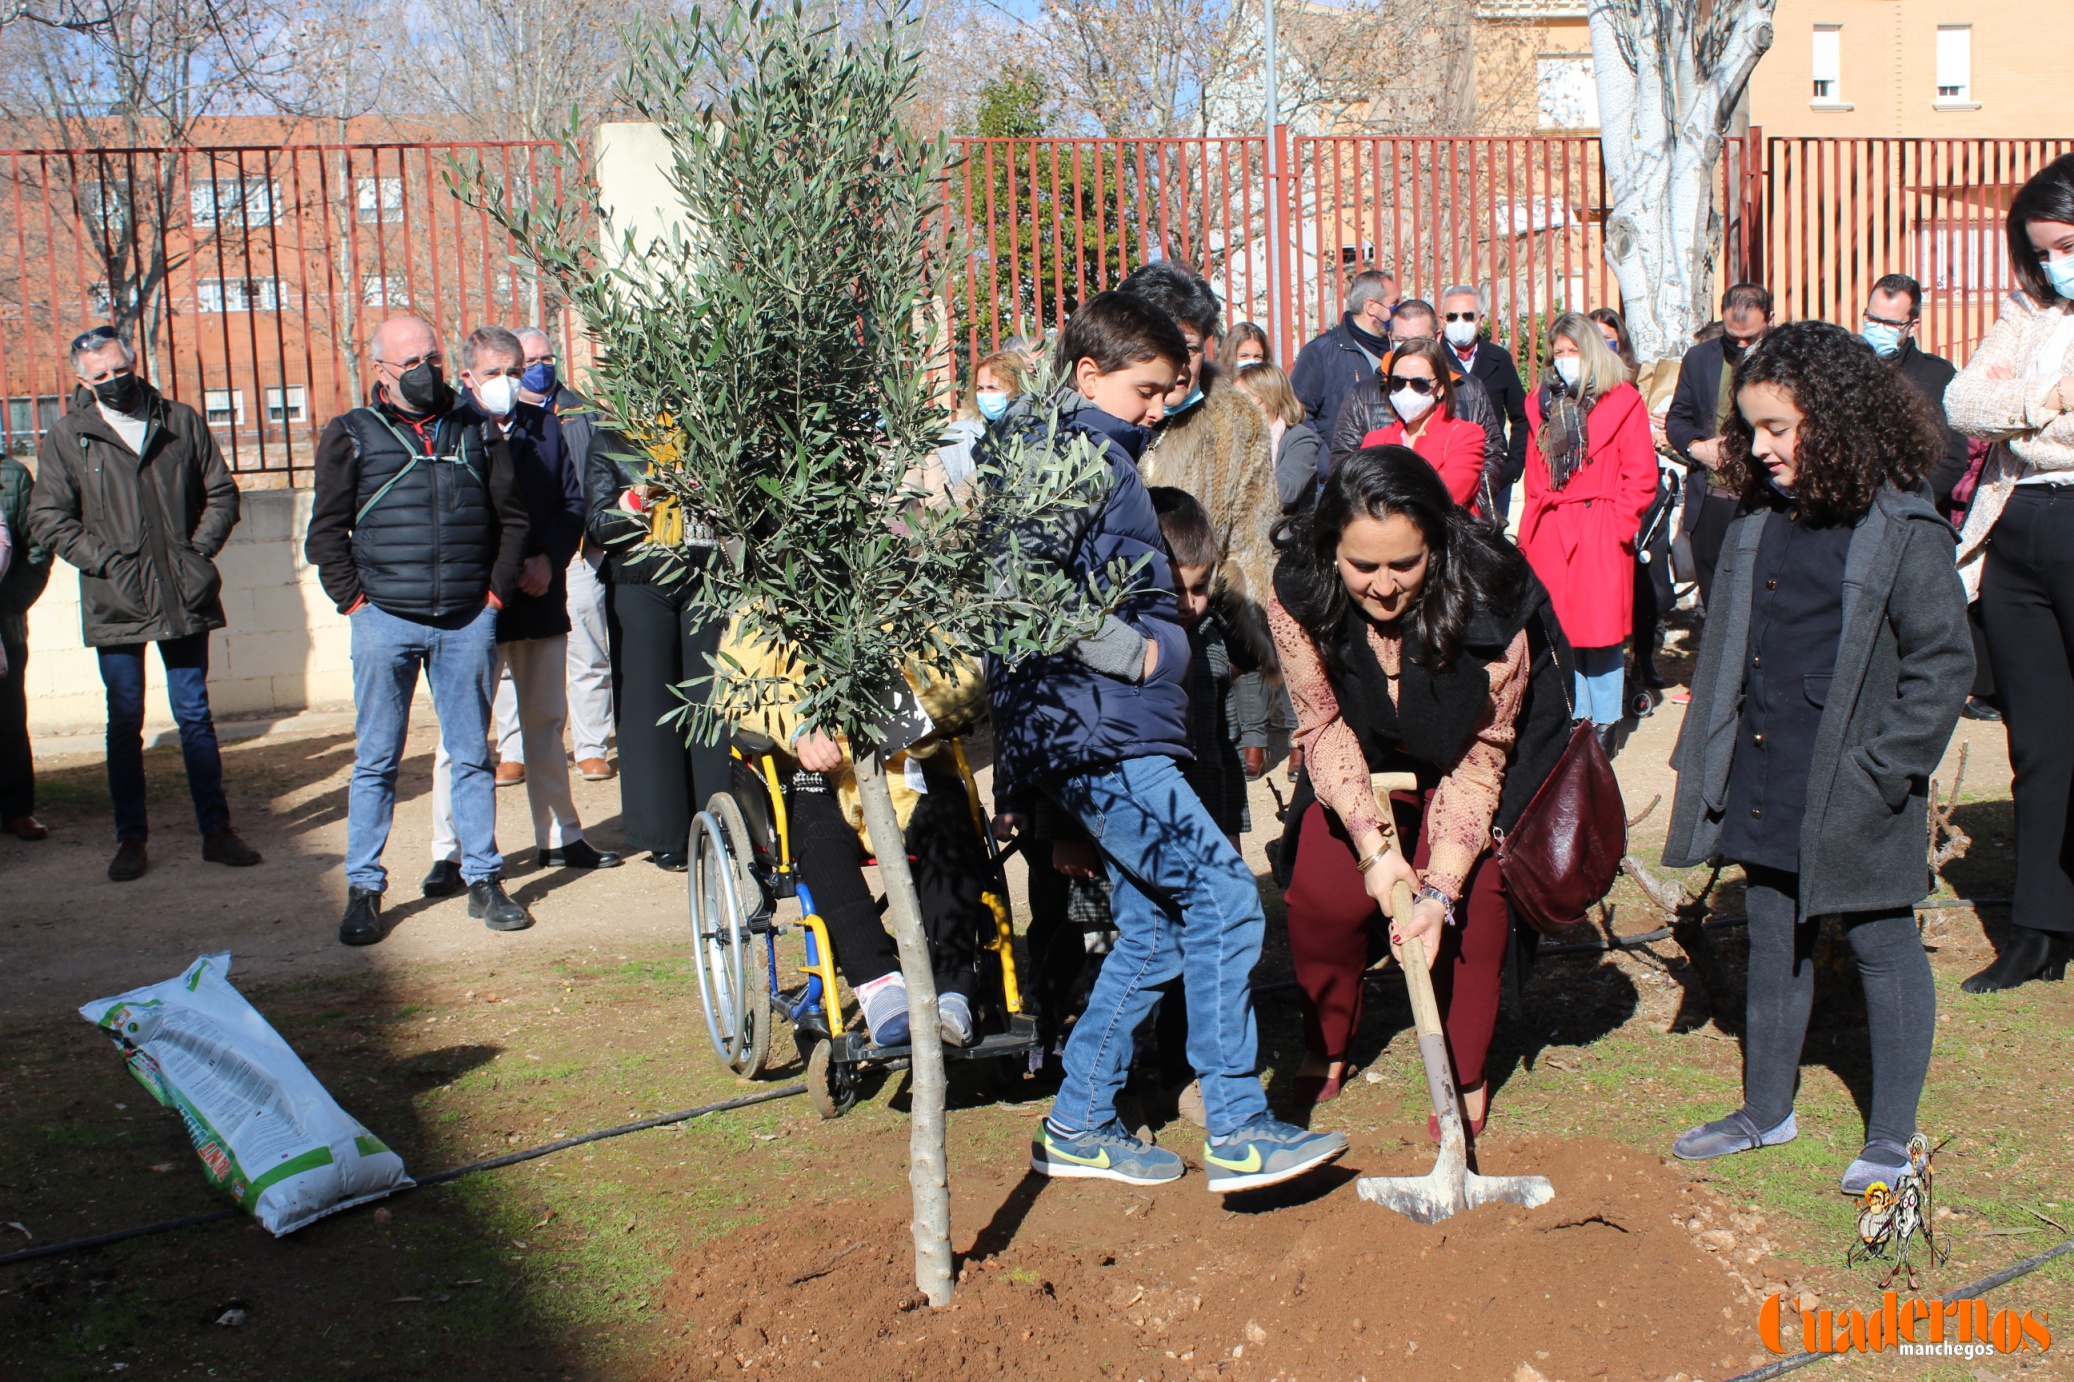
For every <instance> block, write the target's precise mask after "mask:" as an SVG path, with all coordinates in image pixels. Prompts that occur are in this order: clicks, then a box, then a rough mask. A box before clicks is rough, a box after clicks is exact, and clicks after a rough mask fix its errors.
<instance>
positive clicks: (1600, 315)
mask: <svg viewBox="0 0 2074 1382" xmlns="http://www.w3.org/2000/svg"><path fill="white" fill-rule="evenodd" d="M1584 315H1586V316H1587V317H1590V318H1591V319H1592V320H1593V321H1595V322H1597V323H1598V324H1599V325H1601V326H1610V327H1612V328H1613V339H1614V340H1615V341H1616V342H1617V344H1616V345H1615V346H1614V347H1613V353H1614V354H1615V355H1618V356H1619V357H1620V363H1622V364H1623V365H1626V366H1627V367H1628V382H1629V383H1633V382H1634V379H1635V376H1636V375H1638V374H1640V373H1641V372H1642V362H1641V361H1640V360H1638V359H1636V358H1635V338H1634V337H1633V336H1630V335H1628V324H1627V319H1626V318H1624V317H1622V316H1621V315H1620V313H1618V312H1616V311H1614V310H1613V309H1612V308H1611V307H1595V308H1593V309H1592V310H1591V311H1589V312H1587V313H1585V314H1584Z"/></svg>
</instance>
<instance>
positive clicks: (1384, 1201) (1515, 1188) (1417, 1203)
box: [1354, 1106, 1555, 1224]
mask: <svg viewBox="0 0 2074 1382" xmlns="http://www.w3.org/2000/svg"><path fill="white" fill-rule="evenodd" d="M1354 1191H1355V1193H1356V1194H1358V1195H1360V1196H1361V1198H1362V1199H1364V1200H1367V1201H1369V1202H1370V1203H1371V1204H1379V1205H1382V1206H1383V1207H1384V1208H1385V1209H1394V1210H1396V1211H1397V1212H1398V1213H1399V1214H1402V1215H1404V1217H1406V1218H1407V1219H1410V1220H1412V1221H1413V1222H1414V1223H1421V1224H1437V1223H1439V1222H1440V1221H1441V1220H1442V1219H1450V1218H1453V1217H1454V1216H1455V1215H1457V1214H1459V1213H1461V1212H1462V1211H1463V1210H1465V1209H1475V1208H1477V1207H1479V1206H1481V1205H1487V1204H1497V1203H1500V1202H1501V1201H1502V1202H1505V1203H1510V1204H1518V1205H1525V1206H1526V1207H1527V1208H1528V1209H1533V1208H1535V1207H1536V1206H1538V1205H1544V1204H1547V1203H1548V1202H1549V1201H1550V1200H1552V1199H1554V1198H1555V1187H1554V1186H1552V1185H1550V1184H1549V1183H1548V1178H1547V1177H1546V1176H1480V1175H1478V1174H1476V1172H1474V1171H1472V1170H1470V1169H1469V1153H1468V1142H1467V1139H1465V1138H1464V1137H1463V1135H1462V1116H1461V1114H1460V1113H1459V1112H1458V1111H1457V1110H1455V1109H1454V1108H1453V1107H1451V1106H1448V1107H1443V1108H1442V1110H1441V1113H1440V1155H1439V1156H1438V1157H1437V1158H1435V1159H1434V1162H1433V1170H1432V1171H1431V1172H1430V1173H1428V1174H1426V1175H1423V1176H1364V1177H1362V1178H1361V1179H1360V1180H1358V1181H1356V1182H1354Z"/></svg>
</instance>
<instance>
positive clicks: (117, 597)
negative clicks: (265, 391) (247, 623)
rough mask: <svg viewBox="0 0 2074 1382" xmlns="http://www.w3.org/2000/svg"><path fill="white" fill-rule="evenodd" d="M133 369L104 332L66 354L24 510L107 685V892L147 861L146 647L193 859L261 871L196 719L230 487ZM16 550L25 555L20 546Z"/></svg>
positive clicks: (218, 456)
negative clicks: (65, 568) (198, 853)
mask: <svg viewBox="0 0 2074 1382" xmlns="http://www.w3.org/2000/svg"><path fill="white" fill-rule="evenodd" d="M136 365H137V356H136V353H135V352H134V351H132V350H131V349H130V346H129V342H127V341H125V340H123V339H122V337H121V336H120V335H118V334H117V333H116V331H115V328H113V327H109V326H97V327H95V328H94V329H93V330H91V331H88V332H86V333H85V334H83V335H81V336H80V337H79V338H78V339H76V340H74V341H73V342H72V369H73V371H74V372H75V373H76V374H77V375H78V376H79V387H78V388H77V389H76V390H75V391H74V392H73V395H72V404H71V407H70V408H69V409H68V410H67V411H66V413H65V416H64V417H62V418H60V419H59V420H58V421H57V423H56V424H55V425H54V426H52V427H51V429H50V431H48V432H46V433H45V434H44V436H43V440H42V442H41V443H39V444H38V446H37V448H36V484H35V488H34V490H33V492H32V494H31V497H30V500H29V522H30V526H31V528H32V529H33V530H34V539H35V541H36V542H37V543H38V544H39V545H41V546H43V547H45V548H47V549H48V550H50V551H51V552H53V553H55V554H56V555H58V556H60V557H62V558H64V559H65V560H66V561H68V562H70V563H71V564H72V565H74V566H76V567H78V568H79V615H80V624H81V628H82V633H83V634H84V636H85V641H86V645H87V646H88V647H89V648H92V649H93V650H94V651H95V653H96V654H97V655H98V657H99V660H100V664H101V682H102V684H103V685H104V686H106V687H107V689H108V795H109V796H110V798H111V799H112V800H113V802H114V805H115V838H116V849H115V858H114V859H113V860H111V861H110V862H109V865H108V877H109V878H111V879H113V880H114V881H115V882H118V883H126V882H129V881H130V880H131V879H134V878H139V877H142V876H143V873H144V870H145V869H146V868H147V867H148V865H149V858H148V856H147V854H146V850H145V841H146V838H147V836H148V835H149V829H148V822H147V820H146V813H145V800H144V651H145V649H146V648H147V647H149V646H150V645H151V644H154V643H156V644H157V645H158V655H159V661H160V663H161V664H162V665H163V666H164V668H165V673H166V699H167V700H168V701H169V702H171V704H172V708H173V718H174V719H175V720H176V721H177V722H178V723H179V725H180V756H181V759H182V761H183V763H184V764H185V766H186V768H187V791H188V795H189V796H190V797H192V798H193V800H194V815H195V824H196V825H197V826H198V827H199V828H200V830H201V834H202V857H203V858H204V859H207V860H209V861H210V862H212V863H218V864H230V865H233V866H245V865H251V864H257V863H259V862H260V857H259V852H258V851H257V850H255V849H253V848H252V847H251V846H250V845H247V844H246V843H245V842H244V841H243V840H241V839H239V838H238V834H237V832H236V831H235V830H232V829H231V826H230V803H229V801H228V800H227V799H226V798H225V796H224V792H223V760H222V758H221V756H220V755H219V753H218V751H217V747H216V722H215V719H214V717H213V716H212V715H211V714H210V711H209V631H210V630H211V629H220V628H222V627H223V624H224V619H223V602H222V600H221V599H220V598H219V592H220V591H221V590H222V588H223V578H222V577H221V576H220V575H218V574H217V571H216V565H215V560H214V559H215V556H216V554H217V553H218V552H220V551H222V550H223V544H224V543H225V542H227V541H229V540H230V532H231V529H232V528H234V527H236V526H237V522H238V486H237V482H236V481H234V480H233V479H232V478H231V474H230V468H229V467H228V466H226V465H225V464H224V463H223V456H222V453H221V452H219V451H218V450H217V449H216V439H215V437H214V436H212V435H211V434H210V432H209V428H208V425H207V424H206V423H204V422H203V421H202V416H201V414H200V413H197V412H196V411H195V410H194V409H193V408H191V407H189V406H188V405H187V404H185V403H177V402H175V401H173V400H172V399H169V398H166V397H164V396H163V395H161V394H160V393H159V391H158V390H157V389H154V388H152V387H151V385H149V384H147V383H145V382H144V381H143V380H142V379H140V378H138V377H137V369H136ZM17 541H20V542H22V543H23V544H24V545H25V546H26V545H27V538H26V536H21V535H18V536H17Z"/></svg>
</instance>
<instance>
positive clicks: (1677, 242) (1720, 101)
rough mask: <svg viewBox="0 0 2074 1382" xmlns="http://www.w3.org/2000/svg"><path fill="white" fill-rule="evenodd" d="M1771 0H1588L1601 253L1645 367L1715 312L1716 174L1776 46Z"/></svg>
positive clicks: (1684, 341) (1679, 349) (1666, 355)
mask: <svg viewBox="0 0 2074 1382" xmlns="http://www.w3.org/2000/svg"><path fill="white" fill-rule="evenodd" d="M1774 3H1775V0H1714V3H1713V4H1712V6H1711V7H1710V8H1708V9H1706V10H1705V11H1703V10H1702V8H1701V0H1590V8H1589V9H1588V11H1587V17H1588V19H1589V21H1590V23H1591V37H1592V66H1593V69H1594V71H1595V73H1596V76H1597V83H1598V88H1599V129H1600V133H1599V138H1600V141H1601V148H1602V150H1603V156H1604V158H1605V162H1606V178H1607V181H1608V183H1609V184H1610V185H1611V191H1612V201H1613V206H1612V209H1611V212H1610V214H1609V215H1608V216H1607V219H1606V258H1607V260H1608V261H1609V262H1610V263H1611V264H1612V266H1613V272H1614V275H1615V277H1617V278H1618V279H1619V280H1620V297H1621V304H1620V305H1621V311H1622V313H1623V315H1625V316H1626V318H1627V323H1628V330H1629V331H1630V332H1631V333H1632V334H1633V336H1634V341H1635V354H1636V355H1638V356H1640V357H1641V359H1642V360H1643V362H1644V363H1649V362H1652V361H1656V360H1672V359H1676V358H1678V357H1679V356H1681V355H1683V354H1684V353H1685V349H1686V347H1687V346H1689V345H1691V344H1692V333H1693V332H1694V331H1696V330H1697V329H1698V328H1699V327H1700V326H1701V325H1702V324H1704V323H1705V322H1706V321H1707V319H1708V318H1709V317H1710V316H1711V315H1712V312H1711V308H1712V305H1713V304H1712V301H1711V299H1712V296H1713V281H1712V275H1713V271H1714V258H1715V252H1716V250H1717V249H1718V248H1719V246H1718V245H1717V244H1716V243H1715V241H1716V238H1717V233H1718V229H1719V224H1720V222H1719V217H1718V216H1717V214H1716V212H1715V208H1714V172H1715V169H1716V167H1717V166H1718V165H1719V163H1720V160H1721V146H1722V142H1723V140H1724V138H1725V136H1726V134H1727V131H1728V128H1729V124H1730V122H1731V121H1732V120H1734V118H1735V111H1736V106H1737V105H1738V104H1739V103H1740V102H1741V101H1742V98H1743V89H1744V87H1745V86H1747V85H1748V83H1749V80H1750V73H1751V71H1752V70H1753V69H1754V68H1755V67H1756V66H1757V60H1758V59H1759V58H1761V57H1763V56H1764V54H1765V51H1766V50H1767V49H1768V48H1770V47H1771V43H1772V23H1771V17H1772V6H1773V5H1774Z"/></svg>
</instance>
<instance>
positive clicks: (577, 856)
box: [540, 840, 625, 869]
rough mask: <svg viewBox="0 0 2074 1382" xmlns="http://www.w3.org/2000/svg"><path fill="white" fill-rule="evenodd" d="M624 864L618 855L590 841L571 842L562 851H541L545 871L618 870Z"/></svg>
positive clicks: (541, 864) (542, 865)
mask: <svg viewBox="0 0 2074 1382" xmlns="http://www.w3.org/2000/svg"><path fill="white" fill-rule="evenodd" d="M623 862H625V861H624V860H622V859H621V858H620V857H619V856H618V855H617V854H612V853H609V852H608V851H606V850H602V849H598V848H596V847H595V846H593V845H592V844H591V842H590V841H588V840H571V841H569V843H568V844H566V845H563V846H562V847H561V848H560V849H543V850H541V851H540V867H541V868H544V869H616V868H618V867H619V866H620V864H621V863H623Z"/></svg>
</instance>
